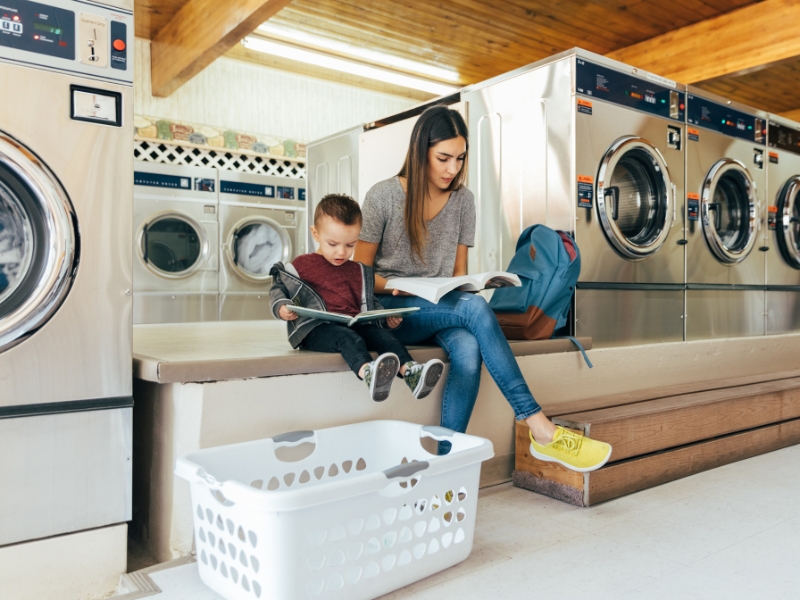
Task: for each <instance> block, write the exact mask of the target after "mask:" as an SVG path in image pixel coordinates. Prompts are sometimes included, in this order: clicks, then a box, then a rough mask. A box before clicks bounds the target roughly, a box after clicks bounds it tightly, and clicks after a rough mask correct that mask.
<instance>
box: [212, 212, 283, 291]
mask: <svg viewBox="0 0 800 600" xmlns="http://www.w3.org/2000/svg"><path fill="white" fill-rule="evenodd" d="M228 248H230V250H231V252H232V255H231V257H230V258H231V260H232V262H233V264H234V266H235V267H236V270H237V272H238V273H239V274H241V275H243V276H244V277H246V278H247V279H251V280H259V281H261V280H265V279H268V278H269V276H270V275H269V271H270V269H271V268H272V266H273V265H274V264H275V263H276V262H279V261H286V260H287V259H288V258H289V256H290V255H291V252H292V249H291V242H290V241H289V237H288V236H287V235H286V233H285V232H284V230H283V228H282V227H281V226H280V225H278V223H276V222H275V221H273V220H272V219H268V218H265V217H250V218H245V219H242V220H241V221H239V223H237V224H236V226H235V227H234V228H233V230H232V231H231V239H230V240H228Z"/></svg>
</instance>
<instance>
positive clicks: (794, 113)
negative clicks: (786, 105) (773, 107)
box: [781, 108, 800, 123]
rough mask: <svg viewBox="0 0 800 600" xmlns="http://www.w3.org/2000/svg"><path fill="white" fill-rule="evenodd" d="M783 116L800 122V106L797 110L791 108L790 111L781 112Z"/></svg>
mask: <svg viewBox="0 0 800 600" xmlns="http://www.w3.org/2000/svg"><path fill="white" fill-rule="evenodd" d="M781 116H782V117H785V118H787V119H791V120H792V121H797V122H798V123H800V108H796V109H795V110H790V111H789V112H785V113H783V114H781Z"/></svg>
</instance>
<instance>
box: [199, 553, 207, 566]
mask: <svg viewBox="0 0 800 600" xmlns="http://www.w3.org/2000/svg"><path fill="white" fill-rule="evenodd" d="M200 560H202V561H203V564H204V565H207V564H208V556H206V551H205V550H203V551H202V552H201V553H200Z"/></svg>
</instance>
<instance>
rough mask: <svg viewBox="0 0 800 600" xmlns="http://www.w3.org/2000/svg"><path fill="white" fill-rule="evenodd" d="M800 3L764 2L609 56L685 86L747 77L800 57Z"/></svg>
mask: <svg viewBox="0 0 800 600" xmlns="http://www.w3.org/2000/svg"><path fill="white" fill-rule="evenodd" d="M798 30H800V2H798V1H797V0H764V1H763V2H759V3H757V4H751V5H749V6H745V7H744V8H739V9H737V10H734V11H732V12H729V13H725V14H723V15H720V16H717V17H713V18H711V19H707V20H705V21H701V22H699V23H695V24H694V25H688V26H686V27H682V28H681V29H678V30H675V31H671V32H669V33H665V34H663V35H659V36H657V37H654V38H651V39H649V40H645V41H643V42H640V43H638V44H634V45H632V46H628V47H626V48H622V49H620V50H615V51H613V52H611V53H609V54H607V55H606V56H608V57H609V58H612V59H614V60H619V61H621V62H624V63H627V64H629V65H633V66H635V67H638V68H641V69H645V70H647V71H651V72H653V73H658V74H659V75H662V76H664V77H668V78H670V79H674V80H675V81H679V82H681V83H699V82H702V81H708V80H710V79H716V78H719V77H728V76H733V75H740V74H745V73H748V72H752V71H756V70H759V69H763V68H766V67H768V66H770V65H774V64H776V63H779V62H781V61H784V60H789V59H791V58H794V57H796V56H800V36H799V35H798V33H797V32H798Z"/></svg>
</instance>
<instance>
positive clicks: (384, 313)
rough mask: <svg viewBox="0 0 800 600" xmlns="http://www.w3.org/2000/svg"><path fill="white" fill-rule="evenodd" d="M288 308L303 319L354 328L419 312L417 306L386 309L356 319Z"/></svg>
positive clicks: (371, 311)
mask: <svg viewBox="0 0 800 600" xmlns="http://www.w3.org/2000/svg"><path fill="white" fill-rule="evenodd" d="M286 308H288V309H289V310H291V311H292V312H296V313H297V314H298V315H300V316H301V317H310V318H312V319H320V320H321V321H332V322H334V323H341V324H342V325H347V326H348V327H352V326H353V325H355V324H356V323H364V322H366V321H376V320H378V319H387V318H389V317H405V316H406V315H410V314H411V313H413V312H414V311H415V310H419V308H418V307H416V306H411V307H409V308H386V309H384V310H368V311H366V312H362V313H359V314H357V315H356V316H355V317H351V316H350V315H343V314H341V313H335V312H327V311H325V310H316V309H314V308H306V307H305V306H295V305H293V304H287V305H286Z"/></svg>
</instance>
